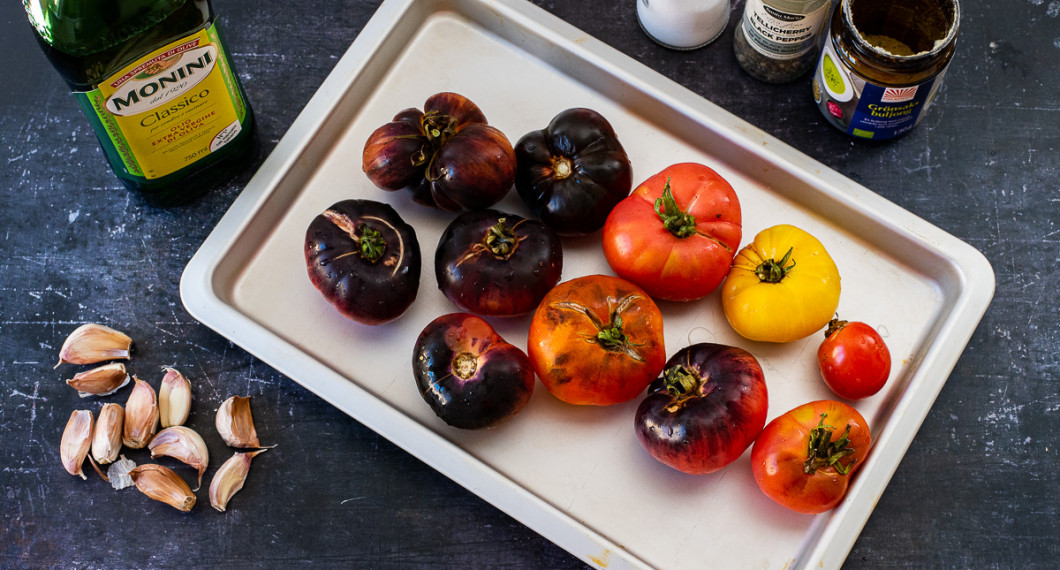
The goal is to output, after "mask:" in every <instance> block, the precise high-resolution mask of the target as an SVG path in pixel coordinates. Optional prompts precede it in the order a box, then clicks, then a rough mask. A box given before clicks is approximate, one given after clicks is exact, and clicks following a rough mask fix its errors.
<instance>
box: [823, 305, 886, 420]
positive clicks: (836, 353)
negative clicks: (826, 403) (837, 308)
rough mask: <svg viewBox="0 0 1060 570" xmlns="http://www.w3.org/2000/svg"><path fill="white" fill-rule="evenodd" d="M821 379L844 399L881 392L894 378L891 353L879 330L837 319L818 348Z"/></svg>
mask: <svg viewBox="0 0 1060 570" xmlns="http://www.w3.org/2000/svg"><path fill="white" fill-rule="evenodd" d="M817 364H819V365H820V367H821V376H823V377H824V381H825V383H826V384H828V387H829V388H831V389H832V391H833V392H835V393H836V395H837V396H839V397H840V398H846V399H848V400H859V399H861V398H867V397H869V396H871V395H873V394H875V393H876V392H879V391H880V389H881V388H883V385H884V384H886V383H887V378H888V377H890V375H891V351H890V350H888V349H887V344H886V343H884V342H883V338H882V337H881V336H880V333H878V332H876V329H874V328H872V327H870V326H869V325H867V324H865V323H861V322H857V321H855V322H847V321H841V320H839V318H838V317H837V318H834V319H832V320H831V322H829V323H828V328H827V329H826V330H825V333H824V342H822V343H821V346H820V347H819V348H818V349H817Z"/></svg>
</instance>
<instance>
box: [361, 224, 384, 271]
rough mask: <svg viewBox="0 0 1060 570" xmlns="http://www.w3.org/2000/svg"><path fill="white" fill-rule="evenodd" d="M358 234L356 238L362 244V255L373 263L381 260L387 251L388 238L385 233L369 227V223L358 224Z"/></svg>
mask: <svg viewBox="0 0 1060 570" xmlns="http://www.w3.org/2000/svg"><path fill="white" fill-rule="evenodd" d="M357 232H358V234H360V235H358V236H356V239H357V240H358V241H359V242H360V244H361V255H362V256H364V258H365V259H367V260H368V261H369V262H371V263H375V262H376V261H379V258H380V257H382V256H383V252H384V251H386V240H385V239H383V234H382V233H380V232H378V231H376V230H373V229H372V228H370V227H368V224H361V225H359V226H357Z"/></svg>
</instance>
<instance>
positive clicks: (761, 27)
mask: <svg viewBox="0 0 1060 570" xmlns="http://www.w3.org/2000/svg"><path fill="white" fill-rule="evenodd" d="M834 4H835V1H834V0H747V4H746V5H744V12H743V17H742V18H741V19H740V24H739V25H737V26H736V33H735V35H734V38H733V51H734V52H735V54H736V61H737V62H738V63H739V64H740V67H742V68H743V70H744V71H746V72H747V73H748V74H750V75H751V77H754V78H755V79H758V80H759V81H764V82H766V83H787V82H789V81H794V80H795V79H798V78H799V77H800V76H802V75H803V74H805V73H806V72H808V71H810V69H812V68H813V66H814V64H816V63H817V55H818V54H819V53H820V48H821V42H820V38H821V32H822V30H824V29H825V28H826V27H827V24H828V21H829V16H831V14H832V8H833V6H834Z"/></svg>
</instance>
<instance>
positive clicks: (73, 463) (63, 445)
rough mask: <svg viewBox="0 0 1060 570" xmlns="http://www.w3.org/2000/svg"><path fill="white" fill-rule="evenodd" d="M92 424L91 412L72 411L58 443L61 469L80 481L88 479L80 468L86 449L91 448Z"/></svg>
mask: <svg viewBox="0 0 1060 570" xmlns="http://www.w3.org/2000/svg"><path fill="white" fill-rule="evenodd" d="M92 423H93V422H92V412H91V411H89V410H74V412H73V413H72V414H70V419H69V420H67V422H66V428H65V429H63V439H62V441H61V442H60V443H59V459H61V460H62V462H63V467H65V468H66V471H67V472H68V473H70V474H71V475H77V476H79V477H81V478H82V479H88V477H85V472H84V470H83V469H82V467H83V466H84V463H85V456H86V455H88V449H89V447H91V446H92Z"/></svg>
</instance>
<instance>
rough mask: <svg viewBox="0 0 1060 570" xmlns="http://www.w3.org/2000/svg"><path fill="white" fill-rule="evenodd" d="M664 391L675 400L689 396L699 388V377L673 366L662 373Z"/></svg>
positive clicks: (681, 367)
mask: <svg viewBox="0 0 1060 570" xmlns="http://www.w3.org/2000/svg"><path fill="white" fill-rule="evenodd" d="M663 382H664V383H665V385H666V391H667V393H669V394H670V395H671V396H673V397H675V398H683V397H685V396H689V395H691V394H692V393H693V392H694V391H696V390H697V389H698V388H699V376H697V375H696V373H695V372H694V371H692V370H689V369H688V368H686V367H684V366H680V365H678V366H674V367H672V368H667V369H666V370H665V371H663Z"/></svg>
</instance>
